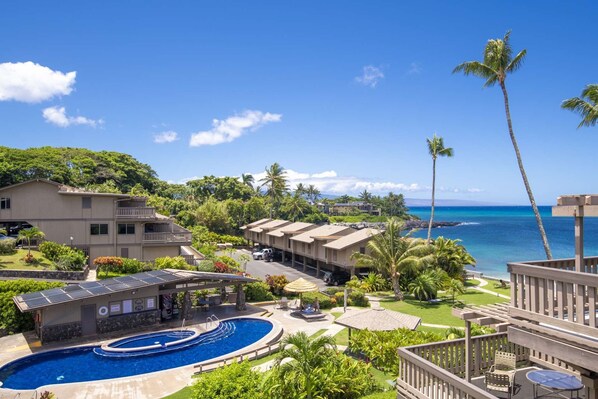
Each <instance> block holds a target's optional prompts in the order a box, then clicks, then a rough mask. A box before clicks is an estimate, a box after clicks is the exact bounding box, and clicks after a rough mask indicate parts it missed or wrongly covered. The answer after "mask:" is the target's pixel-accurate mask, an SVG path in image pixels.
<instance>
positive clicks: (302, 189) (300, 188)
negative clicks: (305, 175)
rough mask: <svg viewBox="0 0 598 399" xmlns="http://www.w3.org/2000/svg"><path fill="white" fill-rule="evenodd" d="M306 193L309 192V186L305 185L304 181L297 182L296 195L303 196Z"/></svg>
mask: <svg viewBox="0 0 598 399" xmlns="http://www.w3.org/2000/svg"><path fill="white" fill-rule="evenodd" d="M306 193H307V188H306V187H305V184H303V183H299V184H297V187H295V195H299V196H302V195H303V194H306Z"/></svg>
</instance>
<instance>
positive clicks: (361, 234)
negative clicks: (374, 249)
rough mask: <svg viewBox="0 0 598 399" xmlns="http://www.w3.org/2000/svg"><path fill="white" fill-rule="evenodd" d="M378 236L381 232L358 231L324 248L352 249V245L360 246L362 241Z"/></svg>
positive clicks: (375, 230)
mask: <svg viewBox="0 0 598 399" xmlns="http://www.w3.org/2000/svg"><path fill="white" fill-rule="evenodd" d="M376 234H380V230H378V229H370V228H367V229H361V230H357V231H356V232H354V233H351V234H348V235H346V236H343V237H341V238H339V239H338V240H334V241H331V242H329V243H328V244H326V245H324V248H330V249H338V250H340V249H345V248H347V247H350V246H351V245H354V244H358V243H360V242H362V241H366V240H369V239H370V238H372V237H373V236H375V235H376Z"/></svg>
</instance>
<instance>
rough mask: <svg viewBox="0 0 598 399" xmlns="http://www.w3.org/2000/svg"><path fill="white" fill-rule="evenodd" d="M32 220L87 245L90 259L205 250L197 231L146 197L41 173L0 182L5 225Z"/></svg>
mask: <svg viewBox="0 0 598 399" xmlns="http://www.w3.org/2000/svg"><path fill="white" fill-rule="evenodd" d="M25 223H28V224H30V225H32V226H35V227H38V228H39V229H40V230H41V231H43V232H44V234H45V236H46V239H47V240H50V241H54V242H58V243H62V244H67V245H71V246H73V247H76V248H79V249H81V250H83V251H84V252H85V253H86V254H87V255H89V259H90V260H93V259H95V258H96V257H98V256H121V257H125V258H136V259H139V260H144V261H151V260H154V259H155V258H158V257H162V256H184V257H185V258H186V259H187V261H188V262H189V263H193V262H194V259H199V258H200V257H201V254H200V253H199V252H197V251H196V250H194V249H193V248H191V232H190V231H189V230H187V229H184V228H183V227H181V226H178V225H177V224H175V223H174V222H173V221H172V220H171V219H170V218H168V217H166V216H163V215H160V214H158V213H157V212H156V210H155V209H154V208H152V207H148V206H147V204H146V198H145V197H134V196H131V195H127V194H113V193H95V192H88V191H84V190H81V189H78V188H74V187H69V186H66V185H63V184H59V183H56V182H53V181H50V180H44V179H36V180H30V181H27V182H23V183H18V184H14V185H11V186H7V187H2V188H0V226H4V227H8V229H9V230H10V227H11V226H17V225H23V224H25Z"/></svg>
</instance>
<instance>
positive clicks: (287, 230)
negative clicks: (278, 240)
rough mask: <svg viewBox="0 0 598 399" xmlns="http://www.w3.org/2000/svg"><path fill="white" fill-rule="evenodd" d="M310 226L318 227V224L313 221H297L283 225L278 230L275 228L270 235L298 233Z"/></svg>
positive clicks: (280, 235)
mask: <svg viewBox="0 0 598 399" xmlns="http://www.w3.org/2000/svg"><path fill="white" fill-rule="evenodd" d="M310 227H316V225H315V224H312V223H304V222H295V223H291V224H287V225H286V226H283V227H281V228H279V229H277V230H273V231H271V232H269V233H268V235H269V236H273V237H282V236H283V235H285V234H293V233H298V232H300V231H303V230H305V229H308V228H310Z"/></svg>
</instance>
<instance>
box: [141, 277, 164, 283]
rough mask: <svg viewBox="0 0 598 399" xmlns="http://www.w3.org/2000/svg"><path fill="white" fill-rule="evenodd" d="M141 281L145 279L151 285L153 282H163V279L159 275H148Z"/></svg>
mask: <svg viewBox="0 0 598 399" xmlns="http://www.w3.org/2000/svg"><path fill="white" fill-rule="evenodd" d="M141 281H143V282H144V283H146V284H147V285H151V284H159V283H161V282H163V281H162V280H161V279H159V278H158V277H147V278H143V279H142V280H141Z"/></svg>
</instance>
